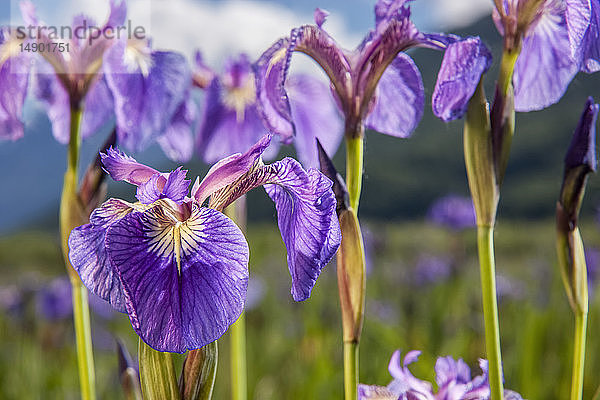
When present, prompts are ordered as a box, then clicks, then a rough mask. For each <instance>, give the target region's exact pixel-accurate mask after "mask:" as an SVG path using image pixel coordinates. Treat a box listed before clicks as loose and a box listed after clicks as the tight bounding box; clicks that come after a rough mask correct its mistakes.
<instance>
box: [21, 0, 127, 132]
mask: <svg viewBox="0 0 600 400" xmlns="http://www.w3.org/2000/svg"><path fill="white" fill-rule="evenodd" d="M21 12H22V14H23V19H24V20H25V23H26V24H27V25H29V26H32V27H35V26H43V25H44V24H43V23H42V22H40V21H39V20H38V18H37V16H36V14H35V7H34V6H33V4H32V3H31V2H29V1H24V2H22V3H21ZM125 14H126V4H125V2H124V1H119V0H111V1H110V14H109V17H108V20H107V21H106V23H105V24H104V25H102V27H101V28H100V30H101V31H102V32H106V31H109V30H112V29H114V28H115V27H117V26H119V25H122V24H123V23H124V21H125ZM90 25H95V23H94V21H93V19H91V18H89V17H86V16H82V15H80V16H77V17H75V18H74V19H73V23H72V26H71V28H72V31H75V30H77V29H79V30H82V29H85V28H86V27H88V26H90ZM45 32H47V30H46V31H42V30H39V31H36V36H39V37H36V38H35V39H34V40H35V42H37V43H44V44H46V45H47V46H49V47H50V46H52V45H51V44H52V43H53V42H55V41H56V39H52V38H50V37H49V36H48V35H47V34H46V33H45ZM87 33H88V34H89V31H88V32H87ZM78 36H80V37H81V36H83V35H78ZM32 40H33V39H32ZM114 42H115V40H113V39H110V38H109V37H107V35H100V37H98V38H97V39H94V40H88V39H87V38H86V39H79V38H78V37H77V36H74V37H72V38H70V40H69V41H68V42H67V43H68V44H69V51H68V52H60V51H45V52H41V53H40V54H41V55H42V56H43V58H44V59H43V60H42V59H40V58H39V57H38V61H40V62H38V63H36V67H37V71H36V76H35V80H34V94H35V96H36V97H37V98H38V99H39V100H40V101H42V103H43V104H44V106H45V108H46V112H47V114H48V117H49V119H50V121H51V122H52V132H53V134H54V137H55V138H56V140H58V141H59V142H60V143H63V144H66V143H68V142H69V131H70V130H69V126H70V121H71V108H72V107H83V109H84V113H83V119H82V126H81V137H82V138H84V139H85V138H86V137H88V136H90V135H92V134H93V133H95V132H96V131H98V129H100V128H101V127H102V126H103V125H104V124H105V123H106V121H107V120H110V119H111V118H112V115H113V108H114V106H113V96H112V94H111V92H110V91H109V89H108V87H107V85H106V80H105V79H104V77H103V74H102V66H103V56H104V54H105V53H106V51H107V50H108V49H109V48H110V47H111V46H112V45H113V44H114ZM50 48H52V47H50Z"/></svg>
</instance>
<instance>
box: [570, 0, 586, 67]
mask: <svg viewBox="0 0 600 400" xmlns="http://www.w3.org/2000/svg"><path fill="white" fill-rule="evenodd" d="M565 4H566V6H567V9H566V11H565V19H566V22H567V32H568V35H569V44H570V45H571V54H572V55H573V57H574V58H577V57H579V56H580V55H581V51H582V47H583V43H584V37H585V34H586V32H587V30H588V27H589V25H590V19H591V15H592V9H591V1H590V0H566V1H565Z"/></svg>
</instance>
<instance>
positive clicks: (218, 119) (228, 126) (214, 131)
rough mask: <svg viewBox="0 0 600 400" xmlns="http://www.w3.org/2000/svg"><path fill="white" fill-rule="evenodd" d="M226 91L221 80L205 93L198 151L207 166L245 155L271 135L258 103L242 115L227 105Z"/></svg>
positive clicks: (247, 108)
mask: <svg viewBox="0 0 600 400" xmlns="http://www.w3.org/2000/svg"><path fill="white" fill-rule="evenodd" d="M225 90H226V89H224V87H223V85H222V84H221V82H220V80H219V79H213V81H212V83H211V84H210V86H209V87H208V89H207V90H206V97H205V101H204V111H203V116H202V121H201V123H200V125H199V130H198V134H197V137H196V140H197V143H196V148H197V150H198V152H199V153H200V155H201V157H202V159H203V160H204V161H205V162H207V163H214V162H215V161H217V160H219V159H221V158H223V157H226V156H228V155H230V154H235V153H242V152H244V151H246V150H247V149H249V148H250V147H252V145H254V144H255V143H256V142H257V141H258V140H259V139H260V138H261V137H262V136H264V135H266V134H267V133H268V132H267V130H266V129H265V127H264V125H263V121H262V119H261V118H260V116H259V114H258V111H257V109H256V106H255V104H252V105H249V106H247V107H246V108H245V110H244V111H243V113H242V114H240V113H239V112H238V111H237V110H235V109H234V108H230V107H228V106H226V105H225V104H224V102H223V96H224V91H225ZM272 147H273V148H274V147H275V146H272ZM271 153H273V151H271ZM271 155H273V154H271Z"/></svg>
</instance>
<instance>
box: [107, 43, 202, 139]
mask: <svg viewBox="0 0 600 400" xmlns="http://www.w3.org/2000/svg"><path fill="white" fill-rule="evenodd" d="M130 51H135V52H138V54H140V56H139V57H138V58H139V60H138V61H139V62H138V63H137V64H132V63H131V62H130V61H128V60H129V59H128V58H126V57H125V52H126V44H125V43H124V42H120V43H117V44H115V45H114V46H113V47H112V48H111V49H110V50H109V51H108V52H107V54H106V56H105V58H104V66H105V70H106V77H107V82H108V86H109V87H110V89H111V91H112V93H113V97H114V99H115V108H116V109H115V113H116V119H117V134H118V136H119V143H122V144H123V145H124V146H125V147H127V148H129V149H134V150H141V149H143V148H144V147H145V146H146V145H147V144H148V143H149V142H150V141H151V140H153V139H155V138H156V137H158V136H160V135H162V134H164V133H165V131H166V129H167V128H168V126H169V125H170V123H171V121H172V119H173V116H174V115H175V112H176V111H177V108H178V107H179V105H180V104H181V103H182V101H183V100H184V99H185V96H186V93H187V89H188V88H189V85H190V82H191V73H190V70H189V67H188V65H187V63H186V61H185V57H183V56H182V55H180V54H177V53H172V52H162V51H153V52H152V53H150V54H149V55H148V54H145V52H146V51H147V49H144V48H139V49H138V48H135V49H132V50H130ZM136 60H137V59H136Z"/></svg>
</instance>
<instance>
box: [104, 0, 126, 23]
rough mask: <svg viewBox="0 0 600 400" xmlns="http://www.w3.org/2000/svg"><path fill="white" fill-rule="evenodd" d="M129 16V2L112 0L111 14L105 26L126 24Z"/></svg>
mask: <svg viewBox="0 0 600 400" xmlns="http://www.w3.org/2000/svg"><path fill="white" fill-rule="evenodd" d="M126 18H127V2H126V1H125V0H110V14H109V15H108V20H107V21H106V24H104V28H116V27H118V26H122V25H124V24H125V19H126Z"/></svg>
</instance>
